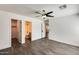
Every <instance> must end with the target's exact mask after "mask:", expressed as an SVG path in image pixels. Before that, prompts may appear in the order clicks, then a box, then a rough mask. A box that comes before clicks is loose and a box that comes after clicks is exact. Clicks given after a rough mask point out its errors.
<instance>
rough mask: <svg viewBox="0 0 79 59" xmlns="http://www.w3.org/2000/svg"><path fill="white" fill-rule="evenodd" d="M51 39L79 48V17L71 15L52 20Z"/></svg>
mask: <svg viewBox="0 0 79 59" xmlns="http://www.w3.org/2000/svg"><path fill="white" fill-rule="evenodd" d="M49 28H50V32H49V38H50V39H51V40H56V41H59V42H63V43H67V44H71V45H75V46H79V15H76V14H74V15H70V16H65V17H60V18H53V19H52V20H50V27H49Z"/></svg>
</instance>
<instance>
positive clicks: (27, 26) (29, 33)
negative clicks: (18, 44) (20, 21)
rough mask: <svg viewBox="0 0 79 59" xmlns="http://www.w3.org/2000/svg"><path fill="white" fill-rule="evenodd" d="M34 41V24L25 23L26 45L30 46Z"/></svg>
mask: <svg viewBox="0 0 79 59" xmlns="http://www.w3.org/2000/svg"><path fill="white" fill-rule="evenodd" d="M31 40H32V22H31V21H25V43H27V44H28V45H29V44H30V43H31Z"/></svg>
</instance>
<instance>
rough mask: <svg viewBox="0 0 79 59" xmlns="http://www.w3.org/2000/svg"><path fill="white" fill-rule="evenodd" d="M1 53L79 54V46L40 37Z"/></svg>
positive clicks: (0, 52)
mask: <svg viewBox="0 0 79 59" xmlns="http://www.w3.org/2000/svg"><path fill="white" fill-rule="evenodd" d="M0 54H1V55H79V47H76V46H72V45H68V44H65V43H60V42H56V41H53V40H49V39H46V38H44V39H39V40H35V41H32V42H31V44H29V43H28V44H27V43H25V44H23V45H20V44H19V45H18V46H17V45H16V46H14V47H11V48H7V49H4V50H1V51H0Z"/></svg>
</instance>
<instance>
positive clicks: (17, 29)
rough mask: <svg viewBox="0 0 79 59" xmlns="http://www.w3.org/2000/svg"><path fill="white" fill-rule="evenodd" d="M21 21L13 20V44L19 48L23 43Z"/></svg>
mask: <svg viewBox="0 0 79 59" xmlns="http://www.w3.org/2000/svg"><path fill="white" fill-rule="evenodd" d="M21 25H22V23H21V20H16V19H11V44H12V47H18V46H19V45H20V43H21V36H22V35H21Z"/></svg>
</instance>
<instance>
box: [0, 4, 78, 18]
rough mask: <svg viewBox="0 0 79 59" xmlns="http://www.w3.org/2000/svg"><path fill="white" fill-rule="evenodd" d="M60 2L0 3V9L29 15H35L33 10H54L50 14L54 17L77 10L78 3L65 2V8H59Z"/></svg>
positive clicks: (76, 11) (73, 12)
mask: <svg viewBox="0 0 79 59" xmlns="http://www.w3.org/2000/svg"><path fill="white" fill-rule="evenodd" d="M60 5H61V4H10V5H5V4H4V5H3V4H2V5H0V10H3V11H8V12H12V13H16V14H21V15H25V16H29V17H35V16H37V15H38V14H35V11H40V10H43V9H44V10H46V12H48V11H54V13H53V14H52V15H54V16H55V17H62V16H66V15H71V14H75V13H78V12H79V7H78V6H79V5H77V4H76V5H74V4H67V8H66V9H60V8H59V6H60Z"/></svg>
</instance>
